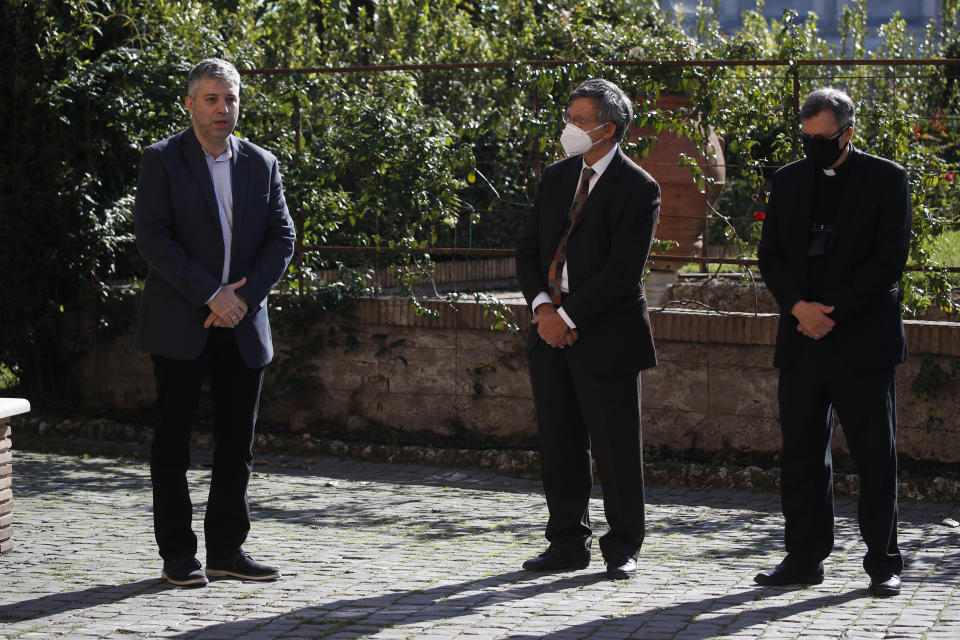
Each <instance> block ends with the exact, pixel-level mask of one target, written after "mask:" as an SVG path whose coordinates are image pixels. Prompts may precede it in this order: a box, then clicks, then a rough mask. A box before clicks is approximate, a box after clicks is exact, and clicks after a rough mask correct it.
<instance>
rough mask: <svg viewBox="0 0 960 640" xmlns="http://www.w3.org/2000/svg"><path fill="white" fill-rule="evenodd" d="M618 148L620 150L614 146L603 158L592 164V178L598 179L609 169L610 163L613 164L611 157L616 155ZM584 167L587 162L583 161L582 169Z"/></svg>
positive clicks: (616, 145) (618, 146)
mask: <svg viewBox="0 0 960 640" xmlns="http://www.w3.org/2000/svg"><path fill="white" fill-rule="evenodd" d="M619 148H620V145H618V144H614V145H613V147H612V148H611V149H610V151H608V152H607V155H605V156H603V157H602V158H600V159H599V160H597V161H596V162H594V163H593V165H592V166H591V167H590V168H591V169H593V171H594V174H593V177H594V178H599V177H600V176H601V175H602V174H603V172H604V171H606V170H607V167H609V166H610V163H611V162H613V156H615V155H616V154H617V149H619ZM586 166H587V161H586V160H584V161H583V167H586ZM580 171H581V172H582V171H583V168H581V169H580Z"/></svg>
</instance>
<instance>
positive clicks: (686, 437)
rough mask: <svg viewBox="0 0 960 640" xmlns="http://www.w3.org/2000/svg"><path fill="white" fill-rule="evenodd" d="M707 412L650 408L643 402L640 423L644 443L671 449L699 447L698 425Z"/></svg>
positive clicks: (680, 449)
mask: <svg viewBox="0 0 960 640" xmlns="http://www.w3.org/2000/svg"><path fill="white" fill-rule="evenodd" d="M705 417H706V414H705V413H696V412H692V411H678V410H670V409H654V408H648V407H647V405H644V404H642V403H641V409H640V423H641V429H642V431H643V444H644V445H645V446H650V447H656V448H658V449H668V450H670V451H687V450H690V449H697V448H699V446H698V445H699V441H698V433H697V425H699V424H700V423H701V422H703V420H704V418H705Z"/></svg>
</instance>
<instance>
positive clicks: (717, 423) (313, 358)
mask: <svg viewBox="0 0 960 640" xmlns="http://www.w3.org/2000/svg"><path fill="white" fill-rule="evenodd" d="M428 308H431V309H432V310H433V311H435V312H436V316H435V317H426V316H418V315H416V314H415V313H414V311H413V309H412V308H411V307H410V305H409V304H408V303H407V302H406V301H405V300H402V299H389V298H381V299H376V300H357V301H354V302H352V303H350V304H349V305H347V306H345V307H343V308H341V309H339V310H338V311H336V312H330V313H323V314H319V315H307V314H303V313H302V312H300V313H286V314H284V313H278V314H274V336H275V341H276V345H277V359H276V361H275V362H274V363H273V364H272V365H271V366H270V367H269V368H268V370H267V371H268V373H267V377H266V381H265V390H264V397H263V402H262V407H261V426H262V429H261V430H262V431H274V432H281V431H295V432H305V433H310V434H312V435H315V436H324V437H331V438H338V439H357V440H363V439H366V440H371V441H375V442H402V443H411V444H435V445H442V446H457V447H463V446H478V447H481V446H482V447H504V446H506V447H514V446H517V447H535V444H536V423H535V416H534V410H533V402H532V399H531V393H530V385H529V379H528V375H527V369H526V360H525V356H524V352H523V348H524V341H525V340H524V337H523V335H522V334H521V335H520V336H517V335H513V334H510V333H508V332H506V331H500V330H490V329H489V328H488V327H489V326H490V324H491V318H490V317H488V316H486V315H484V311H483V309H482V308H481V307H479V306H478V305H475V304H462V305H460V306H459V308H458V309H457V310H454V309H451V308H450V307H448V306H446V305H444V304H441V303H435V304H433V303H431V304H429V305H428ZM508 308H509V310H510V313H512V314H513V316H514V317H515V318H516V320H517V322H518V324H520V325H521V328H522V333H523V332H525V330H526V328H527V322H528V319H527V315H528V314H527V311H526V309H525V308H524V306H523V305H512V306H509V307H508ZM651 319H652V322H653V328H654V335H655V339H656V344H657V350H658V355H659V360H660V365H659V366H658V367H657V368H655V369H652V370H649V371H645V372H644V373H643V378H642V389H643V393H642V406H643V425H644V443H645V444H646V445H648V446H653V447H656V448H660V449H664V450H669V451H673V452H686V451H697V452H708V453H709V452H715V453H738V452H743V453H764V454H773V453H775V452H776V451H777V450H778V448H779V427H778V422H777V402H776V386H777V372H776V370H775V369H774V368H773V367H772V365H771V362H772V360H773V343H774V339H775V336H776V323H777V317H776V316H775V315H773V314H756V315H755V314H752V313H722V314H721V313H701V312H691V311H684V310H672V309H667V310H664V311H661V312H658V313H654V314H652V315H651ZM907 334H908V340H909V344H910V351H911V360H910V361H909V362H907V363H906V364H904V365H902V366H901V367H900V368H899V369H898V376H899V378H898V398H897V399H898V411H899V421H900V423H899V434H898V440H899V447H900V452H901V454H902V455H903V456H907V457H910V458H914V459H917V460H928V461H931V462H960V437H958V436H960V406H958V404H960V393H958V391H960V375H953V373H952V372H953V371H954V369H953V367H954V366H955V365H954V363H957V365H956V366H958V368H960V324H956V323H938V322H921V321H909V322H908V323H907ZM918 376H919V377H920V379H921V381H922V385H921V386H920V391H921V394H920V395H918V394H917V393H915V392H914V391H913V386H914V384H913V383H914V380H916V379H917V377H918ZM76 379H77V385H78V391H79V395H80V399H81V401H82V404H83V405H85V406H86V407H88V408H89V409H91V410H93V411H101V412H105V413H107V414H111V415H124V414H130V413H136V412H139V413H141V414H142V415H148V414H149V410H150V407H151V405H152V397H153V387H152V373H151V368H150V361H149V358H148V357H147V356H145V355H143V354H140V353H138V352H136V351H135V350H134V349H133V347H132V337H131V336H130V335H129V334H124V335H121V336H119V337H117V338H114V339H112V340H110V341H107V342H101V343H99V344H98V345H96V348H95V349H94V348H88V349H87V351H86V354H85V355H84V356H82V357H80V358H78V359H77V370H76ZM839 432H840V430H838V435H837V439H838V440H842V435H839Z"/></svg>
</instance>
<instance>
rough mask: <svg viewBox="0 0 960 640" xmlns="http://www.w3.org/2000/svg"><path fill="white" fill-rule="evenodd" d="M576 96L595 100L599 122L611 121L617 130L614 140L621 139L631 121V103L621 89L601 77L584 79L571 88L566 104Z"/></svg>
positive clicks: (571, 101)
mask: <svg viewBox="0 0 960 640" xmlns="http://www.w3.org/2000/svg"><path fill="white" fill-rule="evenodd" d="M577 98H590V99H591V100H596V101H597V119H598V120H600V121H601V122H612V123H613V124H614V125H616V127H617V130H616V131H615V132H614V134H613V141H614V142H621V141H623V138H624V136H626V135H627V127H629V126H630V123H631V122H632V121H633V105H631V104H630V99H629V98H628V97H627V94H625V93H624V92H623V89H621V88H620V87H618V86H617V85H615V84H614V83H612V82H610V81H609V80H604V79H603V78H590V79H589V80H584V81H583V82H582V83H581V84H580V86H579V87H577V88H576V89H574V90H573V92H572V93H571V94H570V98H569V99H568V100H567V106H568V107H569V106H570V104H571V103H573V101H574V100H576V99H577Z"/></svg>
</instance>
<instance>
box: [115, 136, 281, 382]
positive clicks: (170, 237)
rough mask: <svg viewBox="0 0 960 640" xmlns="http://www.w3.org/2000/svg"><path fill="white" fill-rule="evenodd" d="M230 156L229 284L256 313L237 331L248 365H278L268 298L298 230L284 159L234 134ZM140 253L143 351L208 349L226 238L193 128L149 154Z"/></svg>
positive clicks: (143, 167) (193, 353)
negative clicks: (144, 268) (144, 266)
mask: <svg viewBox="0 0 960 640" xmlns="http://www.w3.org/2000/svg"><path fill="white" fill-rule="evenodd" d="M229 144H230V145H231V147H232V149H233V158H232V167H231V169H232V183H233V246H232V250H231V262H230V274H229V280H228V281H229V282H236V281H237V280H239V279H240V278H242V277H244V276H246V278H247V283H246V284H245V285H244V286H243V287H241V288H240V289H238V290H237V293H238V294H239V295H242V296H243V297H244V298H245V299H246V302H247V306H248V308H249V311H248V312H247V315H246V316H245V317H244V318H243V320H241V322H240V324H239V325H237V327H236V328H235V329H234V331H235V332H236V338H237V345H238V346H239V349H240V353H241V354H242V355H243V359H244V361H245V362H246V364H247V365H248V366H249V367H252V368H258V367H264V366H266V365H267V363H269V362H270V360H271V359H272V358H273V342H272V339H271V336H270V322H269V319H268V317H267V305H266V298H267V293H269V291H270V289H271V288H273V286H274V285H275V284H276V283H277V282H278V281H279V280H280V278H281V277H282V276H283V274H284V272H285V271H286V268H287V265H288V264H289V263H290V258H291V256H292V255H293V241H294V236H295V232H294V227H293V221H292V220H291V218H290V213H289V212H288V211H287V204H286V201H285V200H284V198H283V186H282V185H281V183H280V171H279V168H278V166H277V159H276V158H275V157H274V156H273V155H272V154H271V153H269V152H267V151H265V150H263V149H261V148H260V147H258V146H256V145H254V144H251V143H249V142H247V141H245V140H240V139H238V138H236V137H234V136H231V137H230V140H229ZM134 226H135V229H136V236H137V248H138V249H139V250H140V254H141V255H142V256H143V257H144V258H145V259H146V261H147V263H148V264H149V266H150V270H149V273H148V274H147V280H146V282H145V283H144V287H143V297H142V299H141V303H140V321H139V325H138V327H137V342H136V344H137V348H138V349H141V350H142V351H146V352H148V353H151V354H154V355H159V356H165V357H168V358H178V359H184V360H186V359H192V358H196V357H197V356H199V355H200V353H201V352H202V351H203V348H204V345H205V344H206V341H207V335H208V332H209V329H204V327H203V321H204V319H205V318H206V317H207V315H208V314H209V313H210V311H209V309H208V308H207V307H206V302H207V300H208V299H209V298H210V296H212V295H213V293H214V292H215V291H216V290H217V288H218V287H219V286H220V277H221V274H222V272H223V233H222V231H221V228H220V216H219V213H218V210H217V200H216V196H215V194H214V190H213V180H212V178H211V177H210V170H209V169H208V168H207V163H206V161H205V159H204V156H203V150H202V148H201V147H200V143H199V142H198V141H197V137H196V135H195V134H194V132H193V128H192V127H191V128H189V129H187V130H186V131H183V132H181V133H179V134H177V135H175V136H173V137H171V138H167V139H166V140H162V141H160V142H157V143H156V144H153V145H151V146H149V147H147V149H146V151H145V152H144V154H143V158H142V159H141V162H140V178H139V181H138V183H137V202H136V211H135V214H134Z"/></svg>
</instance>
